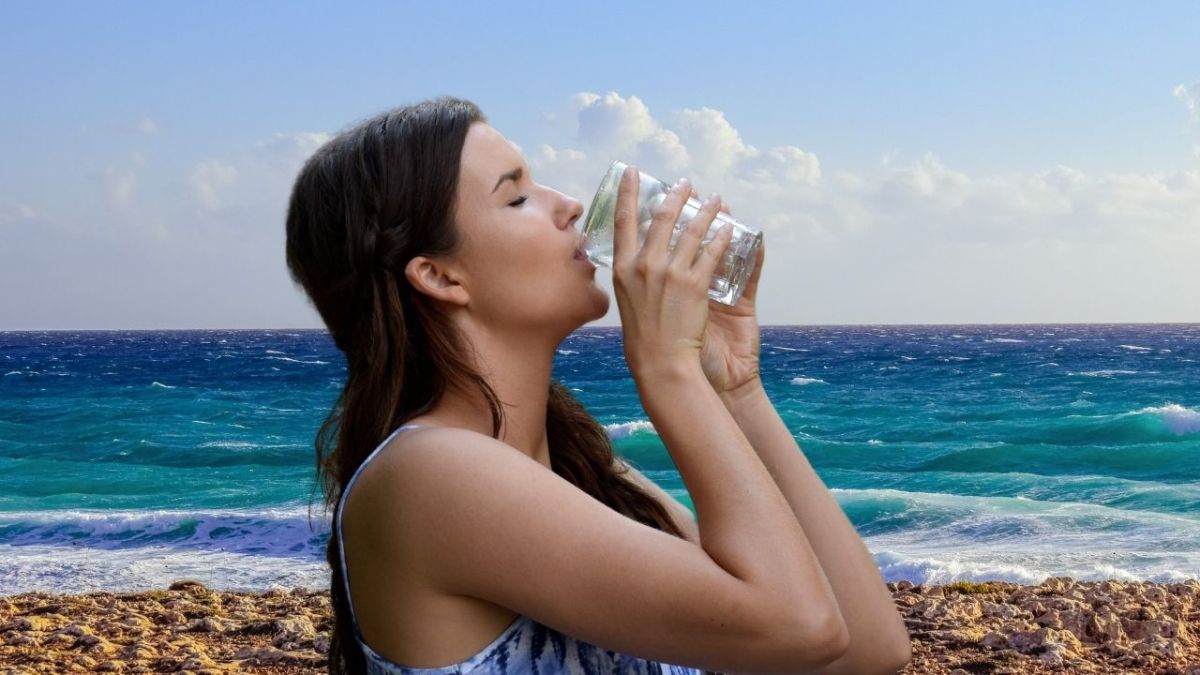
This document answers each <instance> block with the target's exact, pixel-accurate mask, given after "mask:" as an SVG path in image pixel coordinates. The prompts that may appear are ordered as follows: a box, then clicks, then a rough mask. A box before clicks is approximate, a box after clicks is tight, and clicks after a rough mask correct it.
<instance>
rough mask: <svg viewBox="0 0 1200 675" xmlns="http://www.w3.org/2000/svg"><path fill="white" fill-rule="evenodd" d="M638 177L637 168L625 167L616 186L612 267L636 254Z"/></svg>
mask: <svg viewBox="0 0 1200 675" xmlns="http://www.w3.org/2000/svg"><path fill="white" fill-rule="evenodd" d="M639 180H640V176H639V175H638V170H637V167H633V166H627V167H625V172H624V173H622V174H621V182H620V183H619V184H618V185H617V206H616V209H615V212H614V213H613V267H614V268H615V267H616V266H617V265H622V266H623V264H624V263H623V261H625V260H627V259H629V258H632V257H633V256H634V255H636V254H637V252H638V222H637V220H638V181H639Z"/></svg>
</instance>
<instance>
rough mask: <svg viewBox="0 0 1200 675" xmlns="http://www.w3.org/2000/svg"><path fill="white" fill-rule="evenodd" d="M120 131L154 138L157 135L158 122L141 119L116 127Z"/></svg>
mask: <svg viewBox="0 0 1200 675" xmlns="http://www.w3.org/2000/svg"><path fill="white" fill-rule="evenodd" d="M118 128H119V129H120V130H121V131H124V132H126V133H131V134H138V135H140V136H154V135H156V134H157V133H158V131H159V127H158V122H157V121H155V120H154V119H152V118H150V117H141V118H140V119H137V120H134V121H133V122H129V123H127V124H122V125H120V126H119V127H118Z"/></svg>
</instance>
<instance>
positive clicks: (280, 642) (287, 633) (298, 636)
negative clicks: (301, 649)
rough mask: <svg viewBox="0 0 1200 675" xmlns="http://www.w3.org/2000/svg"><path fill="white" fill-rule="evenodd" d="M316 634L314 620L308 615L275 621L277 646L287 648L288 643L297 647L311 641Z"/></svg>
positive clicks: (275, 641)
mask: <svg viewBox="0 0 1200 675" xmlns="http://www.w3.org/2000/svg"><path fill="white" fill-rule="evenodd" d="M316 636H317V629H316V628H314V627H313V625H312V621H311V620H309V618H308V617H307V616H297V617H293V618H290V619H278V620H277V621H275V639H274V643H275V646H276V647H281V648H285V649H286V648H287V645H292V646H293V648H295V647H296V646H299V645H301V644H303V643H306V642H311V641H312V639H313V638H315V637H316Z"/></svg>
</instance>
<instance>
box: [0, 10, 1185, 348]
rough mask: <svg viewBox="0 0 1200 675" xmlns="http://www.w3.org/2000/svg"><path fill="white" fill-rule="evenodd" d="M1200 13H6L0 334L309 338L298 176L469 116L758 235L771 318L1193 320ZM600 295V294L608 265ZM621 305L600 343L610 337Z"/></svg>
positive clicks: (0, 36)
mask: <svg viewBox="0 0 1200 675" xmlns="http://www.w3.org/2000/svg"><path fill="white" fill-rule="evenodd" d="M1196 26H1200V3H1194V2H1152V3H1116V2H1111V3H1110V2H1054V3H1046V2H1017V1H1011V2H1007V1H1006V2H991V3H985V2H971V3H955V2H940V3H933V2H905V3H895V2H887V3H885V2H879V3H864V2H845V3H827V4H824V5H818V4H817V3H808V2H750V3H716V2H687V3H681V2H658V3H644V2H606V3H602V4H599V3H551V2H523V1H521V0H512V1H510V2H500V3H495V2H491V3H484V2H467V1H456V2H451V3H437V2H423V3H411V2H386V3H361V2H360V3H338V4H336V5H335V4H334V3H332V2H329V3H312V2H274V1H270V0H263V1H260V2H254V3H235V2H224V1H214V2H206V3H199V2H193V3H182V2H178V3H152V2H140V3H132V2H106V3H79V2H54V1H45V0H40V1H38V2H23V1H19V0H9V1H7V2H4V3H0V64H2V65H0V91H3V92H4V93H5V100H6V102H7V103H6V104H5V105H3V106H0V149H3V152H2V153H0V289H3V290H2V291H0V330H58V329H166V328H180V329H182V328H320V327H322V324H321V322H320V318H319V317H318V315H317V313H316V312H315V310H314V309H313V308H312V306H311V305H310V304H309V302H308V300H307V299H306V297H305V296H304V294H303V292H302V290H301V289H300V288H299V287H298V286H296V285H295V284H294V283H293V282H292V281H291V279H290V277H289V276H288V274H287V269H286V266H285V263H284V229H283V218H284V211H285V205H286V201H287V198H288V194H289V192H290V189H291V184H292V181H293V180H294V178H295V175H296V172H297V171H298V169H299V167H300V165H301V163H302V162H303V161H304V159H305V158H306V157H308V156H309V155H310V154H311V153H312V152H313V151H314V150H315V149H316V148H317V147H319V146H320V145H321V144H322V143H324V142H325V141H326V140H328V139H329V138H330V137H331V136H332V135H334V134H336V133H337V132H338V131H340V130H342V129H345V128H347V127H349V126H351V125H352V124H353V123H355V122H357V121H359V120H361V119H364V118H366V117H370V116H372V115H374V114H376V113H379V112H382V111H384V110H387V109H389V108H393V107H396V106H400V105H404V104H408V103H414V102H417V101H420V100H423V99H427V98H431V97H434V96H439V95H453V96H459V97H462V98H467V99H470V100H472V101H474V102H475V103H476V104H478V105H479V106H480V107H481V108H482V109H483V111H484V113H485V115H486V116H487V117H488V120H489V122H490V123H491V124H492V126H494V127H496V128H497V129H498V130H500V132H501V133H503V134H504V135H505V136H506V137H508V138H509V139H510V140H512V141H513V142H514V143H516V144H517V145H518V146H519V147H520V149H521V151H522V152H523V153H524V154H525V156H526V157H527V158H528V160H529V162H530V165H531V168H532V169H533V172H534V178H535V179H536V180H537V181H538V182H540V183H543V184H546V185H550V186H551V187H555V188H557V189H559V190H561V191H563V192H565V193H567V194H570V195H572V196H574V197H576V198H578V199H579V200H580V201H582V202H583V203H584V204H585V206H586V205H587V204H588V203H590V201H591V195H592V193H593V192H594V191H595V189H596V185H597V184H598V183H599V179H600V177H601V176H602V175H603V173H604V170H605V169H606V167H607V166H608V165H609V164H610V163H611V162H612V160H614V159H622V160H623V161H626V162H629V163H634V164H637V165H638V166H639V167H640V168H641V169H642V171H644V172H646V173H650V174H651V175H654V176H656V177H658V178H661V179H663V180H665V181H668V182H674V180H675V179H676V178H678V177H680V176H688V177H689V178H691V179H692V181H693V183H694V184H695V186H696V188H697V190H698V191H700V192H702V193H704V194H707V193H709V192H712V191H718V192H720V193H721V194H722V196H723V197H724V200H725V201H726V202H727V203H728V204H729V206H730V208H731V209H732V213H733V215H734V217H736V218H737V219H738V220H740V221H742V222H745V223H747V224H749V225H751V226H753V227H756V228H761V229H762V231H763V233H764V242H765V245H766V257H765V261H764V265H763V273H762V281H761V283H760V287H759V321H760V323H761V324H762V325H785V324H805V325H816V324H966V323H1118V322H1197V321H1200V49H1197V48H1196V31H1195V27H1196ZM596 276H597V279H598V280H600V283H601V285H602V286H603V287H604V288H606V289H607V290H608V292H609V294H610V296H611V294H612V291H611V289H612V286H611V272H609V271H608V270H606V269H604V268H601V269H598V270H597V272H596ZM619 323H620V322H619V314H618V310H617V305H616V301H615V298H614V300H613V302H612V303H610V310H609V313H608V315H607V316H606V317H605V318H604V319H602V320H600V321H597V322H596V323H595V324H594V325H601V326H616V325H619Z"/></svg>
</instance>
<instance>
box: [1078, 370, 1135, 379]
mask: <svg viewBox="0 0 1200 675" xmlns="http://www.w3.org/2000/svg"><path fill="white" fill-rule="evenodd" d="M1067 374H1068V375H1081V376H1083V377H1112V376H1113V375H1137V374H1138V371H1136V370H1115V369H1112V370H1085V371H1083V372H1080V373H1067Z"/></svg>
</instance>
